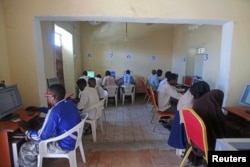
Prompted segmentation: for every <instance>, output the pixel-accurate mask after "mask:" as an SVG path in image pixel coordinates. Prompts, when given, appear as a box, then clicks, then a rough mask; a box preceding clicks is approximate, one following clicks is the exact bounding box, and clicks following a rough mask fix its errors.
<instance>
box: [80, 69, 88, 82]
mask: <svg viewBox="0 0 250 167" xmlns="http://www.w3.org/2000/svg"><path fill="white" fill-rule="evenodd" d="M79 79H85V80H86V82H88V79H89V78H88V72H87V71H83V73H82V76H80V78H79Z"/></svg>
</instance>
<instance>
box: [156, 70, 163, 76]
mask: <svg viewBox="0 0 250 167" xmlns="http://www.w3.org/2000/svg"><path fill="white" fill-rule="evenodd" d="M156 74H157V76H158V77H160V76H161V75H162V70H161V69H158V70H157V71H156Z"/></svg>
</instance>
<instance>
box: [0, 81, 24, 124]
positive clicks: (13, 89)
mask: <svg viewBox="0 0 250 167" xmlns="http://www.w3.org/2000/svg"><path fill="white" fill-rule="evenodd" d="M0 99H1V100H0V120H5V119H6V118H11V116H12V113H13V112H15V111H17V110H18V109H20V108H22V105H23V103H22V99H21V95H20V93H19V90H18V87H17V85H16V84H15V85H10V86H6V87H5V88H1V89H0Z"/></svg>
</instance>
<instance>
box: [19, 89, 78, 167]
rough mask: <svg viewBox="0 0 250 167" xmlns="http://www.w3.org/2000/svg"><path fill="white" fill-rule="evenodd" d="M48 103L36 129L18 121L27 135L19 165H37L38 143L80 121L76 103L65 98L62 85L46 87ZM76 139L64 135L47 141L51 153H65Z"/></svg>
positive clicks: (71, 148)
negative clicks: (45, 112)
mask: <svg viewBox="0 0 250 167" xmlns="http://www.w3.org/2000/svg"><path fill="white" fill-rule="evenodd" d="M45 96H46V97H47V101H48V103H49V104H50V105H51V106H52V108H51V109H49V110H48V114H47V115H46V118H45V121H44V123H43V125H42V127H41V128H40V129H39V130H38V131H35V130H27V127H26V124H25V123H24V122H20V123H19V126H20V129H21V131H23V132H24V133H25V134H26V135H27V139H28V141H27V142H25V143H24V144H23V145H22V146H21V148H20V152H19V162H18V164H19V166H22V167H35V166H37V155H38V154H39V152H38V144H39V142H40V141H43V140H46V139H48V138H50V137H55V136H59V135H61V134H63V133H65V132H66V131H68V130H69V129H72V128H73V127H74V126H76V125H77V124H78V123H80V122H81V117H80V114H79V111H78V109H77V107H76V105H75V104H74V103H73V102H72V101H71V100H65V99H64V97H65V88H64V87H63V86H62V85H52V86H50V87H49V88H48V91H47V93H46V94H45ZM75 143H76V139H74V138H72V137H66V138H64V139H62V140H60V141H58V142H53V143H49V146H48V148H49V151H50V152H52V153H65V152H68V151H71V150H74V149H75Z"/></svg>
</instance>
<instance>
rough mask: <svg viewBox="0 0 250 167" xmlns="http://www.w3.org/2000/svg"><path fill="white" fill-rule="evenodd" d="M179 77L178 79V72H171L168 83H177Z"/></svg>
mask: <svg viewBox="0 0 250 167" xmlns="http://www.w3.org/2000/svg"><path fill="white" fill-rule="evenodd" d="M177 79H178V75H177V74H175V73H171V74H170V75H169V77H168V83H169V84H170V85H172V86H173V85H176V83H177Z"/></svg>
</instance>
